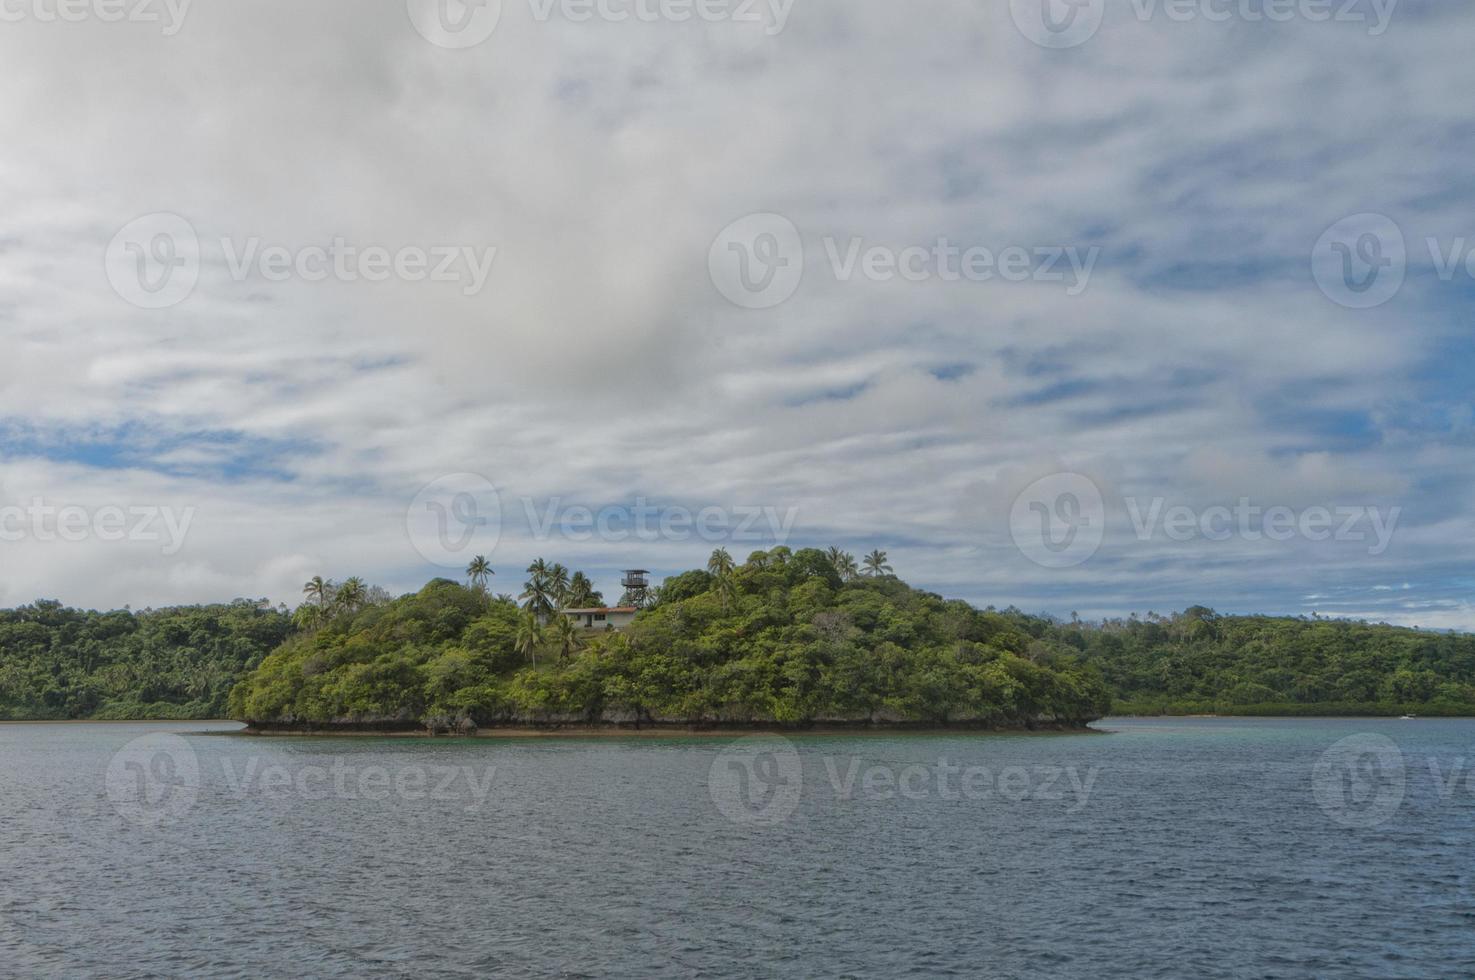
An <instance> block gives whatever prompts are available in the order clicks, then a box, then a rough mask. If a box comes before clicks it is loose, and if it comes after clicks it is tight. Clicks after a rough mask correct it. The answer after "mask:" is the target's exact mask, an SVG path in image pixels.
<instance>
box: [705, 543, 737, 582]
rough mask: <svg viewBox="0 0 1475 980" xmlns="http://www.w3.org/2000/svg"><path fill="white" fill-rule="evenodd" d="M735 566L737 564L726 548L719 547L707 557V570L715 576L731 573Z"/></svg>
mask: <svg viewBox="0 0 1475 980" xmlns="http://www.w3.org/2000/svg"><path fill="white" fill-rule="evenodd" d="M735 567H736V565H735V564H734V562H733V560H732V555H729V554H728V553H727V549H726V548H718V549H717V550H716V551H714V552H712V557H711V558H708V559H707V571H708V572H710V573H711V574H712V577H713V578H722V577H723V576H724V575H731V574H732V570H733V568H735Z"/></svg>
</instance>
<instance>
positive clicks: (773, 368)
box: [0, 0, 1475, 629]
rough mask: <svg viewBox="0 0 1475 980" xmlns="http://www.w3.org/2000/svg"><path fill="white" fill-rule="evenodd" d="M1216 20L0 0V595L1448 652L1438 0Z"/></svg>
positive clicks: (1469, 272)
mask: <svg viewBox="0 0 1475 980" xmlns="http://www.w3.org/2000/svg"><path fill="white" fill-rule="evenodd" d="M69 2H70V0H69ZM1271 6H1272V9H1267V8H1266V7H1264V6H1263V5H1262V4H1261V3H1260V0H1233V2H1226V0H1204V2H1202V3H1198V2H1192V3H1182V2H1174V3H1167V2H1163V0H1159V2H1152V0H1122V2H1120V3H1119V2H1117V0H1079V2H1078V3H1076V4H1075V5H1067V4H1066V3H1065V0H987V2H985V0H973V2H961V0H928V2H927V3H925V4H902V3H884V2H879V0H875V2H873V0H793V2H792V3H789V2H788V0H758V2H756V3H749V2H747V0H733V2H731V3H725V2H723V0H703V2H702V3H683V2H682V0H638V2H637V0H600V2H599V3H594V4H591V3H588V2H584V3H581V2H580V0H500V2H499V0H484V2H482V3H480V4H475V5H471V6H466V5H463V4H462V3H461V0H407V2H398V3H397V2H393V0H386V2H385V3H381V4H372V5H370V4H364V3H362V2H351V0H314V2H311V3H303V2H301V0H293V2H285V0H283V2H277V0H250V2H234V3H222V2H219V0H195V2H193V3H188V2H184V0H173V2H172V5H171V4H170V3H166V2H165V0H129V2H128V3H127V4H118V3H116V2H110V0H76V2H75V3H73V4H72V5H71V6H68V7H66V8H65V9H64V10H62V11H61V12H58V8H57V6H56V4H55V0H7V2H5V3H4V4H0V64H3V65H4V66H5V68H4V75H5V79H6V84H5V85H4V86H3V87H0V133H3V135H4V147H5V148H4V151H3V152H0V203H3V209H0V214H3V216H4V219H3V223H0V329H3V331H4V336H5V339H6V343H5V354H6V356H5V357H3V358H0V377H3V383H0V554H3V555H4V557H5V559H6V560H4V561H3V562H0V605H3V606H13V605H18V604H22V603H25V602H30V601H32V600H34V599H37V598H43V597H44V598H55V599H60V600H62V601H63V602H66V603H68V604H73V605H78V606H85V607H95V608H105V607H115V606H122V605H124V604H128V605H131V606H132V607H134V608H140V607H144V606H161V605H171V604H179V603H194V602H211V601H221V600H228V599H231V598H234V597H248V598H267V599H269V600H271V601H273V602H286V603H288V604H295V603H296V602H298V601H300V598H301V596H300V591H301V586H302V583H303V582H304V581H305V580H306V579H308V578H309V577H311V576H312V575H316V574H321V575H324V576H326V577H331V578H334V579H340V580H341V579H342V578H344V577H346V576H349V575H359V576H361V577H363V578H365V579H366V580H368V581H370V582H374V583H379V584H382V585H383V586H385V587H387V588H389V589H390V590H391V591H394V592H400V591H409V590H412V589H415V588H417V587H418V586H419V585H421V584H423V582H425V581H426V580H427V579H429V578H430V577H432V576H435V575H448V576H450V577H454V578H459V577H462V570H463V569H464V567H465V564H466V562H467V561H468V560H469V559H470V556H471V555H473V554H476V553H482V554H485V555H487V557H488V559H489V560H490V562H491V564H492V567H493V568H494V569H495V572H496V574H495V577H494V578H493V580H492V585H491V587H492V589H493V590H495V591H505V592H510V593H513V594H516V593H519V592H521V586H522V582H523V580H524V579H525V577H526V576H525V574H524V572H523V569H525V567H526V566H527V564H528V563H529V562H530V561H531V560H532V559H533V558H535V557H538V556H542V557H544V558H546V559H547V560H549V561H559V562H562V563H564V564H565V565H567V566H569V567H570V568H576V569H583V570H585V571H586V572H588V573H589V574H590V575H591V577H592V578H593V579H594V580H595V584H596V585H597V586H599V587H600V588H602V589H603V590H604V593H605V597H606V599H609V600H614V599H615V598H617V597H618V592H619V588H618V584H617V582H618V572H619V570H620V569H622V568H627V567H641V568H647V569H650V570H652V572H653V573H654V577H655V578H656V579H659V578H660V577H662V576H664V575H666V574H670V573H673V572H676V571H679V570H682V569H686V568H691V567H698V566H701V565H703V564H704V563H705V561H706V559H707V556H708V554H709V553H710V552H711V551H712V550H713V549H714V548H716V547H725V548H727V549H728V550H729V551H730V552H732V553H733V554H734V555H735V556H736V557H737V558H738V560H740V561H741V560H742V559H743V558H745V557H746V556H747V555H748V553H749V552H751V551H754V550H758V549H763V548H768V547H772V546H774V545H776V544H785V545H787V546H788V547H790V548H794V549H797V548H800V547H807V546H819V547H829V546H832V545H833V546H838V547H841V548H844V549H847V550H850V551H852V552H855V553H857V554H863V553H866V552H869V551H870V550H872V549H875V548H879V549H882V550H884V551H886V552H887V555H888V559H889V562H890V564H891V566H892V567H893V568H894V569H895V571H896V573H897V574H898V575H900V576H901V577H902V578H904V579H906V580H907V581H908V582H910V583H912V584H914V585H916V586H918V587H921V588H926V589H930V590H933V591H936V592H938V593H941V594H943V595H946V596H949V597H958V598H963V599H967V600H969V601H972V602H975V603H977V604H979V605H987V604H994V605H997V606H1007V605H1017V606H1019V607H1020V608H1022V609H1025V610H1027V611H1031V612H1049V613H1053V614H1055V615H1060V616H1068V615H1070V614H1071V613H1072V612H1075V613H1079V614H1080V615H1081V616H1082V617H1088V618H1095V617H1101V616H1117V615H1126V614H1129V613H1132V612H1137V613H1146V612H1149V611H1155V612H1158V613H1167V612H1170V611H1172V610H1175V609H1182V608H1185V607H1187V606H1189V605H1194V604H1202V605H1207V606H1211V607H1213V608H1216V609H1218V610H1220V611H1221V612H1264V613H1287V614H1293V615H1307V616H1309V615H1312V614H1313V613H1314V614H1318V615H1324V616H1346V617H1353V618H1366V619H1370V620H1377V621H1387V622H1391V623H1397V624H1403V625H1417V626H1422V627H1426V628H1433V629H1475V606H1472V604H1471V599H1470V596H1471V585H1472V580H1475V574H1472V565H1471V560H1470V557H1471V554H1472V550H1475V549H1472V545H1475V523H1472V520H1471V517H1472V511H1475V499H1472V489H1471V488H1472V487H1475V472H1472V471H1475V456H1472V453H1471V451H1470V450H1471V448H1472V446H1475V411H1472V400H1471V399H1472V396H1471V390H1470V389H1471V385H1470V381H1471V377H1472V369H1471V367H1470V364H1471V355H1472V354H1475V331H1472V324H1471V322H1470V316H1469V314H1468V312H1467V311H1468V310H1469V309H1470V308H1471V300H1472V298H1475V261H1470V262H1468V263H1467V262H1466V259H1467V258H1468V256H1469V254H1470V252H1471V250H1472V249H1475V211H1472V209H1471V207H1470V205H1471V203H1472V202H1475V178H1472V177H1471V173H1472V171H1471V168H1470V166H1469V161H1470V159H1471V157H1472V151H1475V124H1472V122H1471V121H1470V116H1469V109H1468V105H1467V103H1468V93H1469V92H1470V91H1471V90H1472V88H1475V62H1472V60H1471V58H1470V57H1469V39H1470V38H1471V37H1472V36H1475V8H1471V7H1470V6H1469V5H1466V4H1454V3H1447V2H1435V0H1403V2H1401V3H1399V2H1394V0H1379V2H1377V3H1374V2H1373V0H1354V2H1351V3H1344V2H1343V0H1338V2H1337V3H1335V4H1331V5H1326V4H1324V3H1317V2H1316V0H1272V5H1271ZM63 14H64V15H65V16H63ZM1272 14H1273V15H1274V16H1271V15H1272Z"/></svg>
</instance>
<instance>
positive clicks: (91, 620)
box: [0, 600, 293, 720]
mask: <svg viewBox="0 0 1475 980" xmlns="http://www.w3.org/2000/svg"><path fill="white" fill-rule="evenodd" d="M292 633H293V626H292V623H291V621H290V619H289V617H288V615H287V614H286V613H285V612H283V611H279V610H274V609H272V608H271V607H269V606H266V605H265V604H264V603H263V602H254V601H247V600H237V601H235V602H233V603H230V604H228V605H214V606H189V607H182V608H178V609H149V610H145V611H143V612H138V613H133V612H129V611H127V610H119V611H114V612H90V611H83V610H80V609H69V608H65V607H63V606H62V605H61V603H59V602H53V601H49V600H42V601H38V602H36V603H34V604H32V605H29V606H22V607H20V608H19V609H9V610H3V611H0V719H5V720H18V719H67V718H110V719H124V718H220V717H223V716H224V715H225V713H226V696H227V694H228V693H229V691H230V690H231V687H232V686H233V685H234V684H235V683H236V681H237V680H239V678H240V677H242V676H243V675H245V674H246V673H248V672H249V671H251V670H253V669H254V668H255V667H256V666H257V664H259V663H260V662H261V660H262V658H263V657H264V656H266V654H267V653H268V652H269V651H270V650H272V649H274V648H275V647H277V646H278V645H280V644H281V643H282V641H283V640H285V639H287V637H288V636H290V635H291V634H292Z"/></svg>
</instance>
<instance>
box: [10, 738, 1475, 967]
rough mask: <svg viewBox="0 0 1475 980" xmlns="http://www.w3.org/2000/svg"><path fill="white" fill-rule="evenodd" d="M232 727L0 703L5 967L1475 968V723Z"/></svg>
mask: <svg viewBox="0 0 1475 980" xmlns="http://www.w3.org/2000/svg"><path fill="white" fill-rule="evenodd" d="M230 727H232V726H229V725H223V724H215V725H211V724H204V723H200V724H189V723H174V724H170V723H156V724H147V725H144V724H67V725H0V808H3V809H0V814H3V820H0V875H3V881H4V889H3V892H0V961H3V963H4V965H0V974H4V975H6V976H11V975H15V976H23V975H57V976H69V977H70V976H89V975H97V976H137V977H144V976H160V975H165V976H204V975H210V976H241V977H246V976H250V977H260V976H279V975H288V976H304V977H350V976H364V975H372V976H442V977H454V976H468V977H469V976H488V975H510V976H570V977H583V976H621V977H650V976H669V977H691V976H776V975H791V976H802V977H843V976H895V975H902V976H906V975H911V976H1001V977H1013V976H1021V977H1022V976H1041V975H1049V976H1081V977H1087V976H1091V977H1095V976H1131V977H1183V976H1192V975H1202V976H1228V977H1303V976H1304V977H1310V976H1343V977H1346V976H1364V977H1449V976H1461V975H1464V976H1468V975H1471V974H1475V876H1472V872H1475V778H1471V779H1470V780H1469V781H1468V782H1467V781H1466V777H1467V775H1468V772H1467V768H1466V767H1468V766H1475V722H1471V721H1454V720H1451V721H1444V720H1414V721H1397V720H1386V721H1384V720H1380V721H1366V720H1335V721H1328V720H1296V721H1287V720H1229V719H1193V720H1162V721H1137V720H1115V721H1110V722H1106V723H1103V724H1101V725H1100V726H1098V727H1100V728H1102V729H1104V730H1107V731H1108V732H1109V734H1104V735H1101V734H1096V735H1040V736H998V735H945V736H922V735H908V736H895V737H893V736H865V737H851V736H806V737H799V738H794V739H791V740H789V743H785V742H783V741H773V740H764V739H750V740H744V741H742V742H740V743H737V744H736V745H734V744H733V740H732V739H730V738H723V737H705V736H703V737H664V736H663V737H590V738H556V739H530V738H529V739H455V740H452V739H439V740H433V741H432V740H425V739H380V738H295V737H292V738H288V737H274V738H249V737H242V736H231V735H218V734H216V735H212V734H206V733H207V732H209V731H210V730H212V729H213V730H216V731H219V730H221V729H223V728H224V729H229V728H230ZM166 732H167V733H174V735H173V736H169V735H150V734H149V733H166ZM1352 736H1358V737H1357V738H1352V740H1351V741H1343V740H1345V739H1348V738H1349V737H1352ZM140 739H141V741H140ZM790 744H792V752H791V750H790ZM1318 763H1320V764H1319V765H1318Z"/></svg>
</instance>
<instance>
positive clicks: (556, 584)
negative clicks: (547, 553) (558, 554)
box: [547, 562, 569, 607]
mask: <svg viewBox="0 0 1475 980" xmlns="http://www.w3.org/2000/svg"><path fill="white" fill-rule="evenodd" d="M568 581H569V580H568V569H567V568H564V567H563V566H562V565H560V564H558V563H557V562H554V563H553V564H552V565H549V566H548V578H547V584H548V594H549V595H550V596H552V598H553V601H554V602H555V603H557V604H558V605H559V606H560V607H561V606H563V604H564V602H565V601H566V600H567V599H568Z"/></svg>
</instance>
